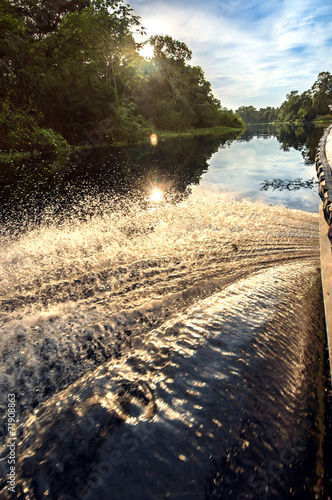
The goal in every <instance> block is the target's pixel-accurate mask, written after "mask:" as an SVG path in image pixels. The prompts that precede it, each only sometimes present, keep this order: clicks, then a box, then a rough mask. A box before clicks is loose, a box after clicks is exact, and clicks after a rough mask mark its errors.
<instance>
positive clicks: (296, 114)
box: [236, 71, 332, 124]
mask: <svg viewBox="0 0 332 500" xmlns="http://www.w3.org/2000/svg"><path fill="white" fill-rule="evenodd" d="M236 113H237V114H238V115H239V116H240V117H241V118H242V120H243V121H244V122H245V123H248V124H249V123H273V122H277V123H304V122H312V121H330V122H332V75H331V74H330V73H329V72H328V71H323V72H321V73H319V75H318V77H317V80H316V81H315V83H314V84H313V86H312V87H311V88H310V89H309V90H306V91H305V92H303V93H302V94H299V93H298V91H297V90H293V91H292V92H290V93H289V94H287V95H286V100H285V101H284V102H283V103H282V105H281V106H280V108H271V107H267V108H260V109H256V108H255V107H254V106H241V107H240V108H239V109H237V110H236Z"/></svg>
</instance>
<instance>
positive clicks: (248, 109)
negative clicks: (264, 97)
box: [236, 106, 279, 124]
mask: <svg viewBox="0 0 332 500" xmlns="http://www.w3.org/2000/svg"><path fill="white" fill-rule="evenodd" d="M278 111H279V110H278V109H276V108H271V107H267V108H260V109H256V108H255V107H254V106H241V107H240V108H239V109H237V110H236V114H237V115H238V116H240V117H241V118H242V120H243V121H244V122H245V123H248V124H251V123H272V122H274V121H275V120H276V119H277V116H278Z"/></svg>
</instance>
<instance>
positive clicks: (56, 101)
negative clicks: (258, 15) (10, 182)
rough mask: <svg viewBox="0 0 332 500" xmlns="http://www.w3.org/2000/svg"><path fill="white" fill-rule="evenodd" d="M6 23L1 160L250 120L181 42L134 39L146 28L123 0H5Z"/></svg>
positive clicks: (0, 86) (0, 21)
mask: <svg viewBox="0 0 332 500" xmlns="http://www.w3.org/2000/svg"><path fill="white" fill-rule="evenodd" d="M0 28H1V31H2V33H3V34H4V36H3V37H2V39H1V41H0V150H1V153H0V160H2V161H4V160H5V161H6V160H7V161H14V159H19V158H23V159H24V158H27V157H31V156H34V155H36V154H37V153H50V152H54V153H57V152H60V153H61V152H64V151H70V150H74V151H83V150H84V149H87V148H91V147H96V146H100V145H104V146H105V145H106V146H116V145H124V144H128V145H132V144H137V143H140V142H141V141H143V140H146V139H147V138H149V137H150V136H151V134H153V133H156V134H158V135H159V136H160V138H163V137H170V136H174V135H178V134H184V135H194V134H202V133H204V134H206V133H209V134H215V133H224V132H227V131H229V130H234V129H238V130H242V129H244V128H245V124H244V122H243V121H242V119H241V118H240V117H239V116H238V115H236V114H235V113H234V112H233V111H232V110H227V109H226V108H224V107H222V105H221V103H220V101H219V100H218V99H216V98H215V97H214V95H213V92H212V89H211V84H210V82H208V81H207V80H206V78H205V75H204V71H203V70H202V68H200V67H199V66H191V65H190V64H189V61H190V60H191V57H192V52H191V50H190V49H189V48H188V47H187V45H186V44H185V43H183V42H181V41H179V40H174V39H173V38H172V37H170V36H168V35H165V36H164V35H155V36H152V37H150V39H149V40H147V41H146V42H144V43H137V42H136V40H135V33H137V34H144V33H145V29H144V27H143V26H142V24H141V20H140V18H139V17H138V16H136V15H135V14H134V13H133V9H132V8H131V7H130V6H129V5H128V4H127V3H125V2H123V1H122V0H114V1H113V0H76V1H75V2H58V3H57V4H56V6H54V5H53V3H52V5H51V4H48V3H45V2H42V1H40V2H39V1H37V3H36V2H35V1H32V0H31V1H27V2H22V1H21V0H4V1H3V2H2V3H1V6H0ZM147 50H148V51H149V57H143V55H142V54H144V53H147V52H146V51H147ZM158 131H159V132H158Z"/></svg>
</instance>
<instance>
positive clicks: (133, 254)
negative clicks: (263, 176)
mask: <svg viewBox="0 0 332 500" xmlns="http://www.w3.org/2000/svg"><path fill="white" fill-rule="evenodd" d="M93 203H96V200H93ZM123 206H124V208H123V209H121V210H116V209H115V208H114V206H113V204H112V203H111V202H110V204H109V205H107V204H105V202H103V209H102V212H103V213H102V214H101V215H99V216H95V217H94V218H91V220H88V221H82V220H80V219H79V218H75V217H71V218H68V220H67V221H63V220H62V221H61V223H60V222H56V221H53V222H52V223H48V224H42V225H40V226H39V227H34V228H31V229H29V230H27V231H26V232H25V233H24V234H22V235H20V236H17V235H16V236H15V235H13V234H12V235H7V236H4V237H3V241H2V245H1V250H0V269H1V271H0V273H1V275H0V300H1V309H2V311H3V314H2V317H1V320H0V324H1V330H2V331H1V338H0V344H1V352H2V367H1V374H2V375H1V379H2V380H1V387H2V389H1V406H4V405H5V404H6V398H7V394H8V393H15V394H16V397H17V404H18V408H17V409H18V415H19V425H18V430H17V432H18V438H19V442H18V461H17V489H18V492H19V493H20V494H21V496H22V498H37V499H38V498H45V497H49V498H57V499H61V498H63V499H65V498H68V497H66V495H70V496H71V498H76V499H77V498H99V499H107V498H110V491H111V492H112V495H111V498H114V499H124V498H131V499H136V498H142V499H143V498H144V499H156V498H166V497H167V498H168V497H170V498H224V497H225V498H255V499H256V498H288V497H289V498H291V497H292V491H293V492H294V491H295V490H296V488H298V490H297V491H301V495H302V498H306V496H305V495H306V494H307V493H308V495H310V494H311V492H312V489H313V488H314V487H317V481H318V479H317V477H316V476H315V472H314V468H312V471H311V476H310V477H309V479H308V480H307V481H306V482H305V484H303V481H300V482H298V483H296V482H295V483H294V477H295V476H296V472H297V471H298V470H299V469H301V468H302V469H303V470H304V471H306V470H307V469H306V467H307V466H308V462H307V461H306V457H307V450H308V449H309V448H310V447H311V448H310V449H312V446H313V445H312V444H311V438H310V436H309V434H308V429H309V430H310V429H311V428H312V427H315V425H316V424H315V423H312V417H310V414H311V415H312V414H313V413H315V412H316V413H317V414H318V413H319V411H320V410H319V408H318V409H317V408H316V406H313V405H312V403H311V402H308V398H307V397H306V394H307V389H306V387H308V386H309V387H310V390H311V391H312V392H315V391H317V390H318V389H317V381H316V379H315V376H314V375H313V374H312V373H311V371H310V370H309V369H308V366H309V365H310V362H312V361H310V360H311V359H312V353H313V352H316V351H317V350H319V349H320V346H321V344H322V339H321V337H319V335H318V333H317V331H318V328H317V324H318V323H319V320H318V319H317V317H318V313H317V311H318V308H319V271H318V267H319V260H318V259H319V247H318V216H317V215H316V214H309V213H305V212H300V211H295V210H289V209H287V208H284V207H272V206H267V205H263V204H258V203H252V202H249V201H245V200H244V201H241V202H234V201H233V200H230V199H227V197H224V196H222V195H220V194H213V193H211V192H208V193H204V192H201V191H199V190H196V191H194V193H193V194H192V195H191V196H190V197H189V198H187V199H186V200H185V201H183V202H181V203H178V204H177V205H171V204H166V203H160V204H156V203H153V204H152V205H151V207H150V208H148V209H143V208H141V206H140V205H138V204H135V202H133V201H131V202H129V201H128V203H125V204H124V205H123ZM5 424H6V422H5V419H4V421H3V424H2V427H1V433H2V436H3V437H4V438H5V436H6V425H5ZM308 436H309V437H308ZM315 446H316V448H315V450H316V452H317V455H318V454H319V445H318V444H315ZM299 450H300V451H301V453H300V451H299ZM6 453H7V450H6V447H4V448H3V450H2V455H1V456H2V458H3V461H2V462H1V472H2V477H5V476H6V474H7V468H8V465H7V462H6ZM300 455H301V456H303V457H304V458H303V462H301V464H300V465H299V463H298V460H297V458H298V457H299V456H300ZM284 456H285V457H287V460H288V462H287V460H286V459H283V458H282V457H284ZM311 460H312V457H311ZM269 464H272V466H274V469H273V467H272V469H273V470H274V471H275V473H274V474H273V473H272V472H271V471H269V468H268V466H269ZM276 464H277V465H276ZM290 464H292V466H293V467H290ZM257 467H260V468H261V469H260V470H263V472H262V477H259V476H257V478H256V481H254V480H253V479H252V476H253V474H256V473H257ZM264 467H265V468H264ZM265 469H266V470H267V471H268V476H266V477H265V479H264V470H265ZM294 471H295V472H294ZM294 474H295V476H294ZM308 474H309V475H310V471H309V472H308ZM250 478H251V479H250ZM264 481H265V482H264ZM299 488H300V490H299ZM7 493H8V492H7V486H6V485H5V483H3V484H2V494H3V495H4V497H6V495H7ZM223 495H224V496H223ZM268 495H270V496H268ZM273 495H275V496H273ZM280 495H281V496H280ZM308 498H309V496H308ZM310 498H312V497H310Z"/></svg>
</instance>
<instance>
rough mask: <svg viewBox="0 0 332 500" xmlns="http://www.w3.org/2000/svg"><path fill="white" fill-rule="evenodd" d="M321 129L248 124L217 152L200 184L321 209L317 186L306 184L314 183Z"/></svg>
mask: <svg viewBox="0 0 332 500" xmlns="http://www.w3.org/2000/svg"><path fill="white" fill-rule="evenodd" d="M321 135H322V129H320V128H314V127H313V125H312V126H308V127H291V126H287V125H285V126H284V125H283V126H279V127H274V126H273V125H264V126H262V125H260V126H258V125H256V126H252V127H248V128H247V130H246V131H245V132H244V133H243V134H242V136H241V137H240V138H239V139H238V140H236V141H234V142H233V144H232V145H231V147H230V148H227V149H225V150H222V151H218V152H217V153H216V154H214V155H213V156H212V158H211V160H210V168H209V170H208V171H207V172H206V173H205V174H203V176H202V181H201V188H203V189H205V188H207V189H211V188H213V189H215V190H217V191H221V192H229V193H232V195H233V196H234V197H235V199H241V198H249V199H252V200H259V201H263V202H265V203H272V204H278V205H285V206H287V207H289V208H296V209H300V210H305V211H310V212H317V211H318V197H317V192H316V190H315V189H310V190H309V189H305V188H308V187H309V186H310V185H311V184H312V187H314V184H313V183H312V181H311V180H312V178H313V177H314V176H315V168H314V156H315V153H316V148H317V145H318V141H319V138H320V137H321ZM299 179H301V180H300V181H299ZM262 185H263V187H264V189H263V190H262ZM277 185H278V186H279V189H276V188H275V187H276V186H277ZM282 186H283V187H284V188H285V187H286V188H285V189H280V187H282ZM287 186H289V188H290V189H287ZM295 187H296V189H295ZM267 188H269V189H267ZM271 188H272V189H271Z"/></svg>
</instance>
